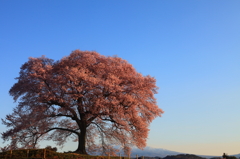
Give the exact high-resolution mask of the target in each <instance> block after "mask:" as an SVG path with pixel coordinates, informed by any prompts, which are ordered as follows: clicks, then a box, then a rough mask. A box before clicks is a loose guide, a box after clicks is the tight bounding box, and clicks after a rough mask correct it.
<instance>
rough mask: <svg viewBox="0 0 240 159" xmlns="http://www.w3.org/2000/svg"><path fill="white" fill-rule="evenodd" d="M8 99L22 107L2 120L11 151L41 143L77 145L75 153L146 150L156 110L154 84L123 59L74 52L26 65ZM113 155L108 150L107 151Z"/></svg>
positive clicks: (151, 79) (4, 138)
mask: <svg viewBox="0 0 240 159" xmlns="http://www.w3.org/2000/svg"><path fill="white" fill-rule="evenodd" d="M16 79H17V83H15V84H14V85H13V87H12V88H11V89H10V91H9V92H10V95H11V96H12V97H13V99H14V100H15V101H16V102H18V105H17V107H16V108H14V110H13V113H12V114H9V115H7V116H6V119H4V120H3V119H2V121H3V124H5V125H6V126H7V127H8V128H9V129H8V130H6V131H5V132H3V133H2V138H3V140H4V141H7V140H10V141H11V142H10V146H11V148H13V149H16V148H26V147H33V148H34V147H37V146H38V145H37V144H38V142H39V141H40V140H53V141H55V142H56V143H57V144H58V145H60V146H61V145H63V144H64V143H65V142H66V141H67V139H68V138H70V139H72V140H73V141H76V142H78V147H77V149H76V151H75V152H76V153H81V154H87V150H89V151H91V150H93V149H96V148H97V147H98V146H99V144H101V148H102V150H106V149H108V148H109V146H111V145H120V146H121V147H122V148H123V149H124V150H126V151H125V153H128V152H129V151H130V147H131V146H137V147H138V148H144V147H145V146H146V139H147V136H148V132H149V124H150V123H151V122H152V120H153V119H154V118H156V117H158V116H161V114H162V113H163V111H162V110H161V109H160V108H159V107H158V106H157V104H156V99H155V98H154V94H156V93H157V89H158V88H157V86H156V80H155V79H154V78H153V77H150V76H143V75H142V74H140V73H138V72H136V70H135V69H134V68H133V66H132V65H131V64H129V63H128V62H127V61H126V60H123V59H121V58H119V57H106V56H103V55H100V54H99V53H97V52H90V51H80V50H75V51H73V52H72V53H71V54H70V55H69V56H67V57H64V58H62V59H61V60H59V61H54V60H52V59H49V58H46V57H45V56H42V57H40V58H29V60H28V61H27V62H26V63H25V64H23V65H22V67H21V71H20V75H19V77H17V78H16ZM107 151H110V150H106V152H107Z"/></svg>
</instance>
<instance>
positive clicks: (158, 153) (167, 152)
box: [131, 147, 240, 158]
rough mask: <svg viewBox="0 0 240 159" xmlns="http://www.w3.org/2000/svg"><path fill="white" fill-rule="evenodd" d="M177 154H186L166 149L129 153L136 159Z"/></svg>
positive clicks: (238, 155) (150, 148)
mask: <svg viewBox="0 0 240 159" xmlns="http://www.w3.org/2000/svg"><path fill="white" fill-rule="evenodd" d="M179 154H186V153H183V152H176V151H170V150H166V149H162V148H152V147H145V148H144V150H140V149H137V148H133V149H132V153H131V157H136V155H138V157H140V156H145V158H146V157H154V158H157V157H160V158H164V157H166V156H174V155H179ZM197 156H200V157H203V158H219V157H222V156H207V155H197ZM231 156H236V157H237V158H240V154H236V155H231Z"/></svg>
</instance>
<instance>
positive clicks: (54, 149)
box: [45, 145, 57, 152]
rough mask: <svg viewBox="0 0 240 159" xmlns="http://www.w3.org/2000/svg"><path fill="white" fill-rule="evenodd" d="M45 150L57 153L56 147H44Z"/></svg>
mask: <svg viewBox="0 0 240 159" xmlns="http://www.w3.org/2000/svg"><path fill="white" fill-rule="evenodd" d="M45 149H48V150H51V151H54V152H57V148H56V147H52V146H49V145H48V146H46V147H45Z"/></svg>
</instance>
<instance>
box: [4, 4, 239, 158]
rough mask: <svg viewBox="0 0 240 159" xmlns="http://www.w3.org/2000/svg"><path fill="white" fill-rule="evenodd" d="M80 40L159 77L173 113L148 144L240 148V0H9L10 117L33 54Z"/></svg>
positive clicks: (165, 104) (58, 51)
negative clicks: (22, 70)
mask: <svg viewBox="0 0 240 159" xmlns="http://www.w3.org/2000/svg"><path fill="white" fill-rule="evenodd" d="M76 49H80V50H90V51H97V52H99V53H100V54H103V55H107V56H112V55H118V56H119V57H121V58H123V59H126V60H127V61H128V62H129V63H131V64H132V65H133V66H134V67H135V68H136V70H137V71H138V72H141V73H142V74H144V75H151V76H153V77H155V78H156V79H157V85H158V87H160V89H159V93H158V94H157V95H156V98H157V101H158V105H159V107H160V108H162V109H163V110H164V111H165V113H164V114H163V116H162V117H161V118H157V119H155V120H154V121H153V123H152V124H151V126H150V133H149V138H148V142H147V145H148V146H150V147H154V148H164V149H168V150H172V151H178V152H184V153H191V154H201V155H222V154H223V152H225V153H228V154H229V155H231V154H238V153H240V70H239V69H240V1H238V0H230V1H226V0H211V1H210V0H149V1H147V0H80V1H79V0H71V1H67V0H65V1H63V0H50V1H47V0H34V1H33V0H28V1H26V0H21V1H13V0H8V1H7V0H0V59H1V60H2V61H1V63H0V74H1V78H0V88H1V89H0V97H1V104H0V109H1V111H0V117H1V118H4V117H5V116H6V115H7V114H9V113H11V112H12V109H13V107H15V106H16V103H13V100H12V98H11V97H10V96H9V94H8V91H9V89H10V88H11V86H12V85H13V84H14V83H15V82H16V80H14V78H15V77H17V76H18V73H19V71H20V67H21V65H22V64H23V63H24V62H26V61H27V60H28V57H40V56H41V55H46V57H48V58H52V59H54V60H59V59H61V58H62V57H64V56H67V55H69V54H70V53H71V51H73V50H76ZM4 130H6V128H5V126H4V125H2V124H0V132H2V131H4ZM44 144H48V145H49V144H52V145H53V146H54V144H53V143H51V142H49V143H46V142H43V143H42V145H44ZM3 145H4V144H2V140H1V139H0V147H1V146H3ZM75 148H76V145H75V144H73V143H68V144H66V147H65V148H63V149H62V150H70V149H71V150H75Z"/></svg>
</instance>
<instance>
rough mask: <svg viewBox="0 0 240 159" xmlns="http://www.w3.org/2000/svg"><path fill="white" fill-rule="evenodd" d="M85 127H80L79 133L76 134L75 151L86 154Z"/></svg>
mask: <svg viewBox="0 0 240 159" xmlns="http://www.w3.org/2000/svg"><path fill="white" fill-rule="evenodd" d="M86 130H87V128H86V127H82V128H81V133H80V134H79V135H78V148H77V150H76V151H75V153H79V154H85V155H87V151H86Z"/></svg>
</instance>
